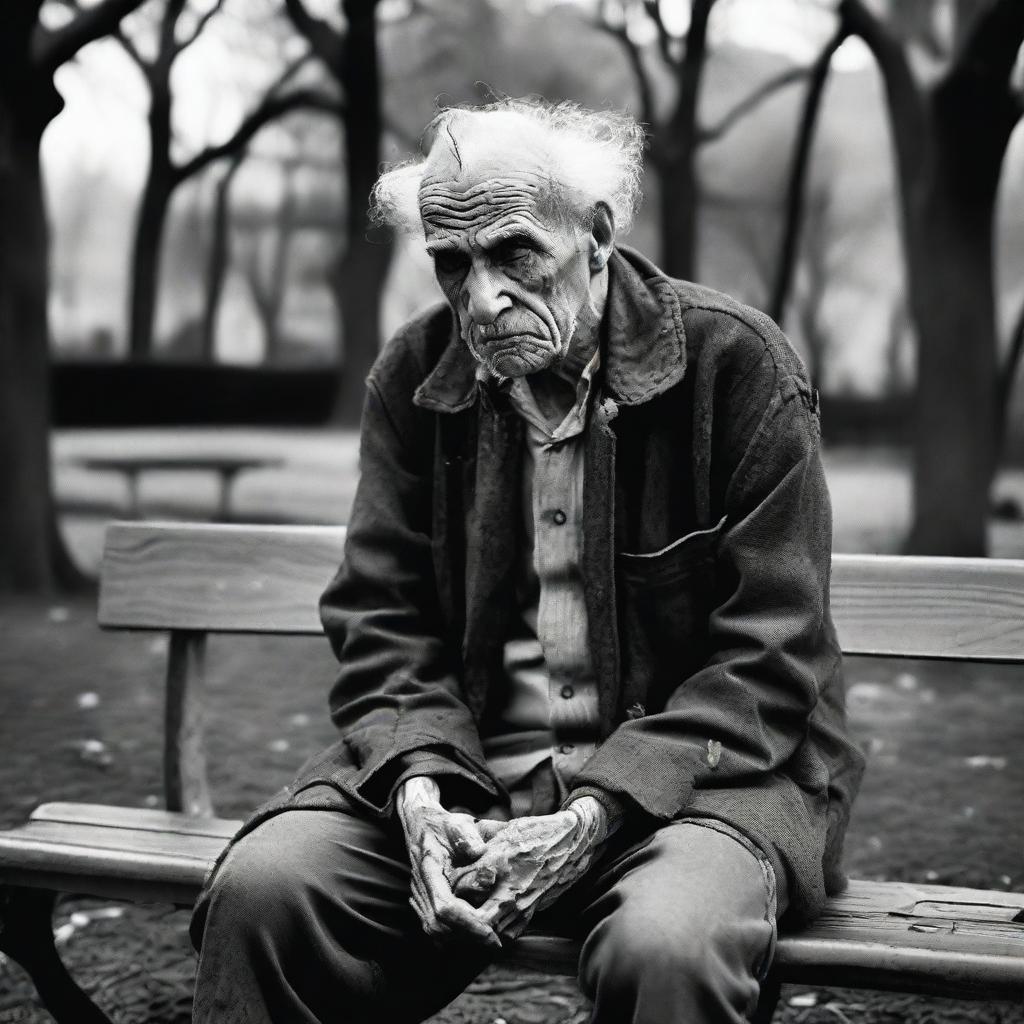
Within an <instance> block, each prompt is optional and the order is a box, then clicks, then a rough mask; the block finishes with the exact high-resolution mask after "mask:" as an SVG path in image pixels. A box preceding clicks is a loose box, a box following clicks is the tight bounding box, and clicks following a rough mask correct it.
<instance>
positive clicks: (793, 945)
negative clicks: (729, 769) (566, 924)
mask: <svg viewBox="0 0 1024 1024" xmlns="http://www.w3.org/2000/svg"><path fill="white" fill-rule="evenodd" d="M239 824H240V823H239V822H237V821H229V820H226V819H218V818H209V819H205V818H192V817H190V816H188V815H184V814H174V813H170V812H167V811H156V810H146V809H133V808H125V807H107V806H103V805H96V804H44V805H43V806H42V807H40V808H39V809H38V810H37V811H36V813H35V814H34V815H33V817H32V819H31V820H30V821H29V822H28V823H27V824H25V825H23V826H21V827H20V828H15V829H12V830H10V831H8V832H3V833H0V882H8V883H14V884H22V885H34V886H39V887H44V888H56V889H61V890H64V891H68V892H79V893H86V894H89V895H97V896H103V897H108V898H116V899H132V900H153V901H158V900H167V901H169V902H172V903H179V904H182V905H188V904H190V903H191V902H192V901H193V900H194V899H195V897H196V896H197V895H198V892H199V889H200V887H201V886H202V883H203V880H204V879H205V877H206V875H207V873H208V871H209V870H210V868H211V867H212V866H213V863H214V861H215V860H216V858H217V856H218V854H219V853H220V852H221V851H222V850H223V848H224V845H225V843H226V842H227V840H228V839H229V838H230V837H231V836H232V835H233V834H234V832H235V831H236V830H237V828H238V826H239ZM506 955H507V958H508V959H510V960H514V961H515V962H516V963H520V964H522V965H524V966H528V967H534V968H538V969H540V970H544V971H548V972H556V973H574V972H575V964H576V961H577V959H578V956H579V946H578V944H577V943H576V942H575V941H573V940H571V939H566V938H561V937H557V936H545V935H528V936H526V937H524V938H522V939H520V940H518V941H517V942H515V943H510V944H509V946H508V950H507V954H506ZM776 970H777V972H778V974H779V976H780V977H781V978H782V979H783V980H799V981H800V982H802V983H804V984H822V985H824V984H828V985H844V986H851V987H861V986H863V987H869V988H880V989H886V988H889V989H894V990H899V991H912V992H926V993H930V994H938V995H950V996H960V997H972V996H973V997H977V998H988V999H993V998H1004V999H1010V998H1022V997H1024V893H1011V892H993V891H986V890H980V889H964V888H957V887H953V886H941V885H917V884H912V883H907V882H875V881H858V880H854V881H852V882H851V883H850V887H849V889H848V890H847V892H845V893H843V894H842V895H840V896H837V897H835V898H833V899H831V900H830V901H829V903H828V906H827V908H826V910H825V912H824V914H823V915H822V916H821V918H820V919H819V920H818V921H817V922H816V923H815V924H814V925H812V926H811V927H810V928H808V929H806V930H804V931H802V932H801V933H799V934H798V935H785V934H784V935H783V936H782V938H781V939H780V942H779V947H778V953H777V956H776Z"/></svg>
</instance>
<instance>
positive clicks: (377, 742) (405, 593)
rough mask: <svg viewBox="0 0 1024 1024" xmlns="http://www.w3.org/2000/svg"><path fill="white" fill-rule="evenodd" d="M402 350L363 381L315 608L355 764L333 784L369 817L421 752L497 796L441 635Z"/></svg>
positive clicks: (425, 464)
mask: <svg viewBox="0 0 1024 1024" xmlns="http://www.w3.org/2000/svg"><path fill="white" fill-rule="evenodd" d="M413 329H415V328H413ZM408 348H409V344H408V339H406V338H404V337H403V336H402V335H399V336H398V337H396V338H395V339H394V340H393V341H392V342H391V343H390V344H389V345H388V346H387V348H386V349H385V351H384V352H383V353H382V355H381V357H380V359H379V360H378V362H377V364H376V366H375V367H374V370H373V372H372V373H371V375H370V378H369V380H368V382H367V393H366V400H365V404H364V409H363V422H362V433H361V442H360V469H361V472H360V481H359V486H358V489H357V492H356V497H355V501H354V503H353V508H352V515H351V517H350V521H349V527H348V536H347V540H346V545H345V560H344V563H343V565H342V567H341V569H340V571H339V573H338V575H337V576H336V577H335V579H334V580H333V582H332V583H331V585H330V586H329V587H328V589H327V591H326V592H325V594H324V596H323V599H322V601H321V607H320V611H321V618H322V620H323V624H324V630H325V632H326V633H327V636H328V638H329V639H330V641H331V645H332V647H333V648H334V651H335V654H336V655H337V657H338V660H339V662H340V665H341V667H340V671H339V674H338V678H337V682H336V683H335V685H334V687H333V689H332V691H331V696H330V706H331V715H332V718H333V720H334V722H335V724H336V725H337V726H338V728H339V730H340V731H341V733H342V735H343V738H344V745H345V747H346V748H347V752H348V754H349V756H350V758H351V760H352V761H353V762H354V763H355V766H356V769H355V771H354V773H353V774H351V775H350V776H348V777H346V778H345V780H344V781H345V787H346V790H347V791H348V792H349V794H350V795H351V796H352V797H353V798H354V799H355V800H356V801H358V802H359V803H360V804H361V805H362V806H364V807H365V808H366V809H368V810H370V811H372V812H376V813H378V814H381V815H387V814H389V813H390V812H391V808H392V802H393V798H394V795H395V788H396V786H397V784H398V782H399V780H400V779H401V778H403V777H408V775H409V770H410V768H416V767H417V765H416V757H415V756H414V755H417V754H419V753H421V752H426V753H427V754H429V756H430V758H431V759H432V765H433V766H434V767H432V769H431V770H430V774H432V775H440V774H442V771H441V767H440V766H442V765H443V766H444V771H443V774H444V775H446V776H449V777H450V778H452V779H457V780H458V782H459V785H461V786H464V787H468V788H469V789H470V790H473V791H475V792H476V793H478V794H480V795H487V796H489V797H491V798H493V797H494V796H496V795H497V793H498V789H497V787H496V785H495V783H494V781H493V779H492V778H491V777H490V775H489V774H488V772H487V769H486V764H485V761H484V756H483V751H482V749H481V746H480V740H479V736H478V734H477V729H476V724H475V722H474V720H473V717H472V714H471V713H470V711H469V709H468V707H467V706H466V704H465V702H464V700H463V697H462V691H461V685H460V682H459V679H458V674H457V666H456V664H455V658H454V657H453V654H452V651H451V649H450V647H449V644H448V642H447V641H446V639H445V637H446V628H447V627H446V624H445V623H444V621H443V620H442V617H441V612H440V609H439V602H438V597H437V586H436V581H435V575H434V564H433V559H432V554H431V531H432V525H431V519H432V485H433V482H432V470H433V460H432V455H433V448H432V445H433V424H432V421H431V417H430V414H428V413H425V412H423V411H421V410H418V409H416V408H415V407H414V406H413V403H412V394H413V392H414V390H415V387H416V386H417V384H418V377H419V373H418V371H417V368H416V366H415V363H414V360H413V359H412V358H411V357H410V356H409V355H408V354H407V352H408ZM421 774H422V771H421Z"/></svg>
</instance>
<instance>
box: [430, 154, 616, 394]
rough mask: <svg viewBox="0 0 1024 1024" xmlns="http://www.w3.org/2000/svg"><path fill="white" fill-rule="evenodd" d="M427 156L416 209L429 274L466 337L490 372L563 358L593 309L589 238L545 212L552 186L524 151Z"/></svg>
mask: <svg viewBox="0 0 1024 1024" xmlns="http://www.w3.org/2000/svg"><path fill="white" fill-rule="evenodd" d="M441 148H442V152H441V154H440V156H438V155H437V154H436V153H434V152H432V153H431V160H430V162H429V163H428V168H427V173H426V174H425V175H424V177H423V182H422V184H421V186H420V193H419V203H420V213H421V215H422V218H423V226H424V231H425V233H426V238H427V251H428V253H429V254H430V255H431V257H432V258H433V261H434V271H435V274H436V275H437V280H438V283H439V284H440V285H441V288H442V290H443V291H444V293H445V295H446V297H447V299H448V301H449V303H450V304H451V306H452V309H453V310H455V313H456V314H457V316H458V320H459V329H460V332H461V334H462V337H463V339H464V340H465V342H466V344H467V345H468V346H469V349H470V351H471V352H472V353H473V355H474V356H475V357H476V359H477V360H478V361H479V362H480V363H482V364H483V365H484V366H485V367H486V368H487V369H488V370H490V371H491V372H492V373H493V374H497V375H499V376H502V377H521V376H524V375H526V374H531V373H537V372H539V371H541V370H545V369H548V368H549V367H551V366H553V365H554V364H556V363H557V362H558V361H559V360H561V359H562V358H564V357H565V355H566V353H567V352H568V351H569V347H570V345H571V343H572V341H573V338H574V336H575V335H576V334H577V332H578V331H580V330H592V329H593V328H594V327H595V325H596V322H597V320H599V310H598V309H597V308H596V306H595V302H594V299H593V297H592V295H591V278H592V271H591V262H590V255H591V253H590V239H591V235H590V233H589V232H587V231H585V230H584V229H583V228H582V227H579V226H576V225H570V224H567V223H564V222H563V218H560V217H557V216H555V215H554V214H553V212H551V210H550V203H549V202H547V201H546V200H547V199H549V194H548V193H547V192H546V189H548V188H549V187H550V186H549V184H548V179H547V177H546V175H545V174H544V173H543V168H542V167H541V166H540V165H539V163H538V162H535V161H531V160H530V158H529V153H524V152H523V149H524V148H525V149H528V148H529V147H528V146H526V147H516V146H515V145H509V147H508V148H509V149H510V150H511V151H514V152H515V153H516V166H515V167H514V168H513V167H510V166H508V165H507V163H506V162H504V161H503V160H501V159H490V160H480V159H477V160H475V161H474V162H473V165H472V167H469V168H466V167H464V166H463V164H462V160H461V157H460V155H459V153H458V150H457V148H455V149H454V150H453V149H451V148H445V147H441Z"/></svg>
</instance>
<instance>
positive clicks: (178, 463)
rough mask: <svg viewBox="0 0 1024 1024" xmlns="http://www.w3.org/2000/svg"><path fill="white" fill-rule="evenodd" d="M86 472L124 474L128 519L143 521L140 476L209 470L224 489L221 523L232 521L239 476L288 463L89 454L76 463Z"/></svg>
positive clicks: (218, 457)
mask: <svg viewBox="0 0 1024 1024" xmlns="http://www.w3.org/2000/svg"><path fill="white" fill-rule="evenodd" d="M72 461H73V462H74V463H75V464H77V465H79V466H82V467H84V468H85V469H91V470H99V471H111V470H113V471H116V472H119V473H123V474H124V476H125V480H126V482H127V484H128V510H127V514H126V518H129V519H142V518H144V517H143V514H142V504H141V502H140V500H139V477H140V476H141V475H142V474H143V473H145V472H156V471H172V472H173V471H181V470H184V471H192V470H196V471H205V472H214V473H216V474H217V477H218V480H219V483H220V490H219V491H218V497H217V509H216V512H215V513H214V515H213V517H212V518H213V519H214V520H215V521H219V522H229V521H230V520H231V490H232V487H233V486H234V482H235V478H236V477H237V476H238V475H239V473H243V472H245V471H247V470H250V469H269V468H273V467H275V466H280V465H282V464H283V462H284V460H283V459H279V458H269V457H263V456H254V455H242V456H238V455H223V454H219V453H218V454H203V453H201V452H182V453H166V454H152V455H147V454H145V453H144V452H140V453H137V454H131V455H86V456H80V457H77V458H75V459H73V460H72Z"/></svg>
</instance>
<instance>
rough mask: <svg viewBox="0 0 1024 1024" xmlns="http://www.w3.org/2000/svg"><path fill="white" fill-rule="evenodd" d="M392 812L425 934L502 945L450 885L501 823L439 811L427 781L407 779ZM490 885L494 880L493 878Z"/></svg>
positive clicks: (431, 783) (436, 794)
mask: <svg viewBox="0 0 1024 1024" xmlns="http://www.w3.org/2000/svg"><path fill="white" fill-rule="evenodd" d="M395 807H396V809H397V811H398V816H399V819H400V820H401V822H402V829H403V831H404V832H405V841H406V845H407V846H408V850H409V863H410V866H411V868H412V897H411V898H410V900H409V902H410V903H411V904H412V906H413V909H414V910H415V911H416V914H417V916H418V917H419V919H420V922H421V923H422V925H423V930H424V931H425V932H426V933H427V934H428V935H432V936H435V937H438V938H442V937H445V936H450V935H452V934H454V933H457V932H462V933H464V934H467V935H469V936H471V937H472V938H474V939H476V940H477V941H479V942H482V943H484V944H485V945H489V946H496V947H500V946H501V940H500V939H499V938H498V934H497V932H495V930H494V929H493V928H492V927H491V925H490V924H489V923H487V922H485V921H484V919H483V917H482V915H481V914H480V912H479V911H478V910H476V909H474V908H473V907H472V906H470V904H469V903H467V902H466V901H465V900H463V899H461V898H460V897H458V896H456V895H455V894H454V893H453V892H452V887H451V883H450V881H449V879H450V878H451V877H452V875H453V873H454V872H455V870H456V869H458V868H459V867H460V866H465V865H469V864H471V863H472V862H473V861H475V860H476V859H477V858H478V857H480V856H481V855H482V854H483V853H484V850H485V848H486V846H485V842H486V840H487V839H488V838H490V837H491V836H493V835H495V834H496V833H497V831H498V830H499V829H500V828H504V827H505V823H504V822H480V823H479V825H478V823H477V821H476V820H475V819H474V818H473V817H471V816H470V815H468V814H458V813H453V812H451V811H448V810H445V808H444V807H442V806H441V800H440V790H439V789H438V785H437V783H436V782H435V781H434V780H433V779H430V778H427V777H425V776H416V777H414V778H411V779H408V780H407V781H406V782H405V783H404V785H403V786H402V787H401V789H400V790H399V791H398V794H397V796H396V799H395ZM492 881H493V878H492Z"/></svg>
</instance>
